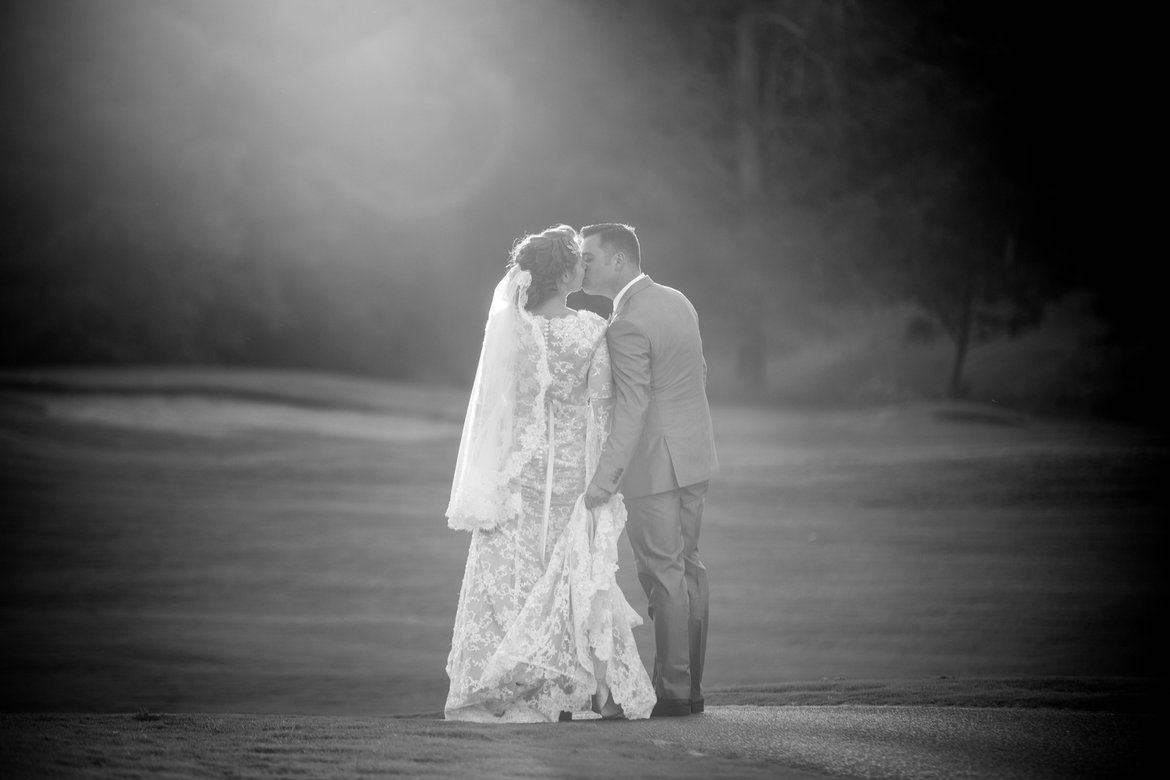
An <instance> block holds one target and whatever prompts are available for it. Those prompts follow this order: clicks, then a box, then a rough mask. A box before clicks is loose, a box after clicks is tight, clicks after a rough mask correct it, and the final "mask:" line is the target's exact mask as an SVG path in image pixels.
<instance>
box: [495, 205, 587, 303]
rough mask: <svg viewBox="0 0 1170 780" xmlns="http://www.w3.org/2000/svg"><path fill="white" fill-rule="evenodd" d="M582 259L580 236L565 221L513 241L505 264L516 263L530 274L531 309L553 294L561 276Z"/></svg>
mask: <svg viewBox="0 0 1170 780" xmlns="http://www.w3.org/2000/svg"><path fill="white" fill-rule="evenodd" d="M580 260H581V239H580V237H579V236H578V235H577V231H576V230H574V229H573V228H571V227H569V226H568V225H553V226H552V227H550V228H548V229H546V230H543V231H541V232H540V233H532V234H529V235H527V236H524V237H523V238H521V239H518V240H517V241H516V245H515V246H513V247H512V252H511V254H510V255H508V265H509V266H512V265H518V266H520V268H521V269H522V270H524V271H528V272H529V273H531V274H532V284H531V285H530V286H529V287H528V305H526V306H525V307H524V308H526V309H529V310H532V309H535V308H536V307H537V306H539V305H541V304H542V303H544V302H545V301H547V300H548V299H549V298H551V297H553V296H554V295H556V292H557V282H558V281H560V278H561V276H562V275H563V274H564V273H565V271H568V270H569V269H571V268H572V267H573V266H574V265H576V264H577V263H578V262H580Z"/></svg>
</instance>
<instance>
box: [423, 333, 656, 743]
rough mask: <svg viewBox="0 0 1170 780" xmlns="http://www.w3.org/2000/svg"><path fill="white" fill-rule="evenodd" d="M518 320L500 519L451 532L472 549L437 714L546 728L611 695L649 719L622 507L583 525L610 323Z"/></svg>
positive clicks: (613, 504)
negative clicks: (627, 591)
mask: <svg viewBox="0 0 1170 780" xmlns="http://www.w3.org/2000/svg"><path fill="white" fill-rule="evenodd" d="M516 314H517V313H515V312H514V313H513V316H516ZM519 317H520V319H521V320H522V321H523V322H522V323H521V327H519V328H518V329H517V330H518V333H519V336H518V347H517V349H518V353H519V355H518V359H517V360H516V361H515V364H514V366H515V367H514V369H513V371H514V377H515V385H514V399H515V401H514V408H512V409H511V410H510V414H511V438H510V445H509V446H508V452H507V457H506V459H505V460H506V462H505V464H504V465H503V467H502V468H501V470H500V471H501V472H502V476H501V477H500V478H499V479H500V480H501V483H502V485H501V486H502V487H503V490H502V491H501V492H500V493H499V498H498V503H499V506H500V508H501V511H500V512H499V515H500V519H499V520H498V522H496V523H495V524H494V525H491V523H487V522H484V523H480V522H479V521H476V520H471V521H467V519H466V518H463V520H464V521H465V522H462V523H460V522H456V521H455V520H452V521H451V525H452V527H456V528H467V529H469V530H471V531H472V538H471V545H470V549H469V551H468V555H467V566H466V568H465V570H464V574H463V586H462V589H461V591H460V594H459V606H458V609H457V612H456V617H455V629H454V635H453V639H452V643H451V652H450V655H449V657H448V659H447V674H448V676H449V677H450V680H451V686H450V690H449V692H448V695H447V702H446V706H445V708H444V712H445V715H446V717H447V718H448V719H453V720H473V721H490V722H501V721H502V722H544V721H555V720H557V718H558V715H559V714H560V713H561V712H564V711H568V712H588V711H589V710H590V709H591V697H592V695H593V694H594V693H595V691H598V690H599V689H600V691H601V697H602V699H604V694H605V690H606V686H608V689H609V692H610V693H611V694H612V696H613V699H614V701H615V702H616V703H617V704H619V705H620V706H621V707H622V710H623V712H624V714H625V716H626V717H628V718H645V717H648V716H649V714H650V710H651V709H652V708H653V706H654V703H655V696H654V690H653V686H652V685H651V682H650V679H649V676H648V675H647V673H646V670H645V667H644V666H643V664H642V661H641V659H640V658H639V656H638V650H637V646H636V644H635V642H634V636H633V633H632V631H631V628H632V627H633V626H636V625H639V624H640V623H641V619H640V617H639V616H638V614H637V612H635V611H634V609H633V608H632V607H630V605H629V603H628V602H627V601H626V600H625V598H624V596H623V594H622V591H621V589H620V588H619V587H618V585H617V582H616V580H615V573H616V571H617V542H618V538H619V537H620V535H621V532H622V529H623V528H624V525H625V520H626V515H625V506H624V504H623V503H622V499H621V496H620V495H618V496H615V497H614V498H613V499H611V500H610V502H609V503H608V504H606V505H604V506H602V507H599V508H598V509H596V510H594V511H593V512H590V511H588V510H586V509H585V507H584V504H583V501H582V500H581V497H582V494H583V493H584V491H585V488H586V486H587V485H588V480H589V479H590V478H591V477H592V469H593V467H594V466H595V465H596V463H597V459H598V455H599V454H600V448H601V446H602V445H603V444H604V441H605V433H606V432H607V429H608V424H609V410H610V406H611V404H612V398H611V393H610V370H609V353H608V349H607V346H606V340H605V328H606V323H605V321H604V320H603V319H602V318H600V317H598V316H597V315H595V314H593V313H591V312H586V311H581V312H577V313H576V314H575V315H571V316H566V317H562V318H551V319H549V318H544V317H540V316H535V315H531V314H529V313H527V312H522V311H521V312H519ZM486 354H487V351H486V347H485V355H486ZM474 404H475V399H474V391H473V406H474ZM470 414H471V409H469V415H470ZM454 503H455V502H454V500H453V506H454ZM449 517H452V513H451V511H450V510H449ZM599 683H600V686H599Z"/></svg>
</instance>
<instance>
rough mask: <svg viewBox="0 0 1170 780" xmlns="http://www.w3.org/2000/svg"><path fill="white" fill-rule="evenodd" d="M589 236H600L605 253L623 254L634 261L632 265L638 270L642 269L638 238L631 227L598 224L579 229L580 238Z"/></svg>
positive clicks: (612, 223)
mask: <svg viewBox="0 0 1170 780" xmlns="http://www.w3.org/2000/svg"><path fill="white" fill-rule="evenodd" d="M590 236H601V238H600V239H599V241H600V243H601V245H602V246H603V247H605V248H606V250H607V251H609V252H611V253H612V252H615V251H621V252H625V253H626V257H628V258H629V259H630V260H632V261H634V265H636V266H637V267H638V268H641V267H642V246H641V244H639V243H638V236H637V234H635V233H634V228H633V226H632V225H625V224H622V223H621V222H599V223H598V224H596V225H589V226H587V227H583V228H581V238H583V239H585V238H589V237H590Z"/></svg>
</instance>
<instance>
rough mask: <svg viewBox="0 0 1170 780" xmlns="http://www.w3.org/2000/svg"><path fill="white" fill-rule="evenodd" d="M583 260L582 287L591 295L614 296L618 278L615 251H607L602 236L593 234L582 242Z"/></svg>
mask: <svg viewBox="0 0 1170 780" xmlns="http://www.w3.org/2000/svg"><path fill="white" fill-rule="evenodd" d="M581 261H582V262H583V263H584V265H585V279H584V281H583V282H582V283H581V289H582V290H584V291H585V292H587V293H589V294H590V295H606V296H608V297H610V298H612V297H613V296H614V295H616V294H617V290H616V289H612V287H613V283H614V281H615V278H616V271H615V269H614V267H613V253H612V252H607V251H606V249H605V247H603V246H602V245H601V236H599V235H593V236H589V237H588V238H586V239H585V241H584V242H583V243H582V244H581Z"/></svg>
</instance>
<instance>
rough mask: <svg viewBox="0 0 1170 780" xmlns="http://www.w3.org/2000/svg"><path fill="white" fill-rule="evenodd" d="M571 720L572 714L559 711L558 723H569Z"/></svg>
mask: <svg viewBox="0 0 1170 780" xmlns="http://www.w3.org/2000/svg"><path fill="white" fill-rule="evenodd" d="M572 720H573V713H571V712H569V711H567V710H561V714H560V715H558V716H557V722H558V723H571V722H572Z"/></svg>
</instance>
